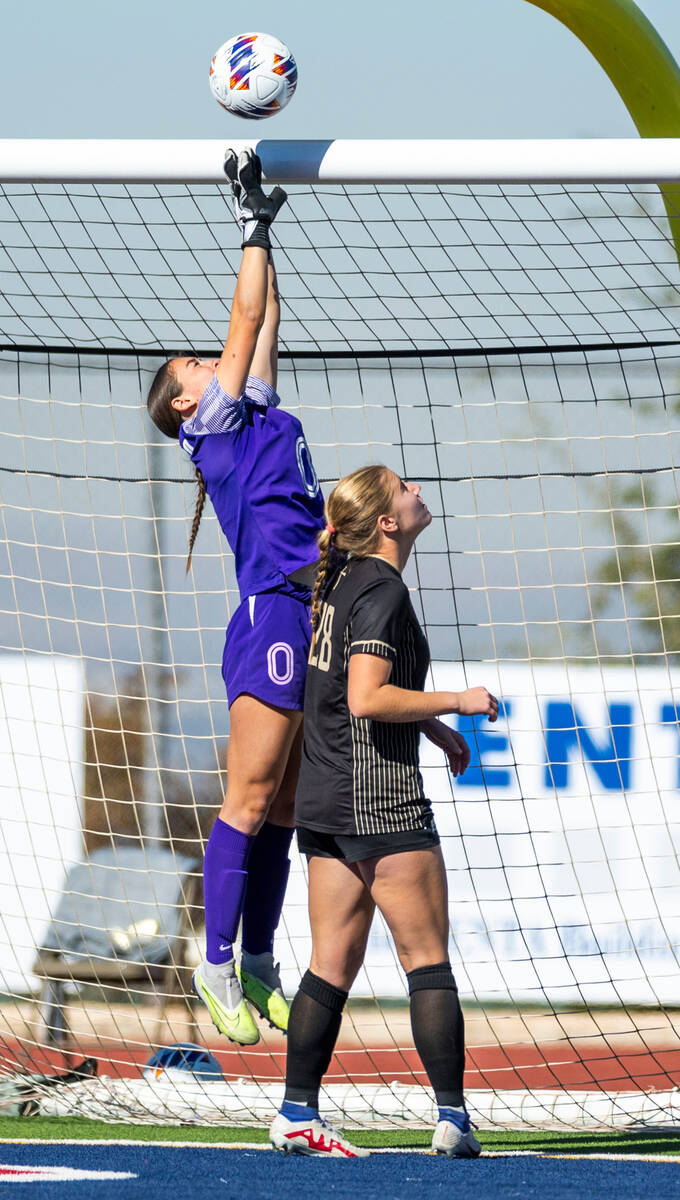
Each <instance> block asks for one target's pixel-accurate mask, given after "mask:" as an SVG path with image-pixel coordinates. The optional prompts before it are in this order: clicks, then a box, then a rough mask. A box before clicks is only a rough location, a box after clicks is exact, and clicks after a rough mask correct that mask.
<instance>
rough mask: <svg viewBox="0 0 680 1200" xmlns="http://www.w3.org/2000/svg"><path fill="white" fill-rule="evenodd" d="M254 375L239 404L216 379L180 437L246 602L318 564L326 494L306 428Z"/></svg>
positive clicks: (184, 425)
mask: <svg viewBox="0 0 680 1200" xmlns="http://www.w3.org/2000/svg"><path fill="white" fill-rule="evenodd" d="M280 402H281V401H280V399H279V397H278V396H277V394H276V392H275V391H274V388H273V387H271V386H270V385H269V384H268V383H265V382H264V381H263V380H262V379H256V378H255V377H254V376H252V375H249V376H248V379H247V382H246V387H245V391H244V393H243V395H242V396H241V397H240V398H239V399H238V400H234V399H233V398H232V397H231V396H228V395H227V394H226V392H225V391H224V390H223V389H222V388H221V387H220V385H219V383H218V382H217V377H216V376H214V377H213V379H212V380H211V382H210V383H209V384H208V387H207V388H206V390H205V392H204V393H203V396H202V397H201V400H200V401H199V405H198V408H197V410H196V412H195V413H194V416H193V417H192V418H191V419H190V420H188V421H185V422H184V424H183V425H182V427H181V429H180V433H179V441H180V445H181V447H182V449H183V450H185V451H186V452H187V454H189V456H190V457H191V461H192V462H193V463H194V464H195V466H197V467H199V469H200V471H201V473H202V475H203V478H204V480H205V486H206V490H207V492H208V495H209V496H210V499H211V501H212V504H213V508H214V509H215V513H216V515H217V519H218V521H219V523H220V525H221V527H222V529H223V531H224V534H225V536H226V538H227V541H228V542H229V545H230V546H231V548H232V550H233V552H234V559H235V562H236V577H237V579H238V586H239V591H240V594H241V599H244V598H245V597H246V596H253V595H256V594H257V593H258V592H264V591H267V590H268V589H269V588H273V587H277V586H280V585H281V584H282V583H284V582H285V578H286V576H288V575H291V574H292V573H293V572H294V571H298V570H299V569H300V568H301V567H306V566H309V564H310V563H314V562H316V560H317V559H318V557H319V550H318V547H317V544H316V536H317V534H318V532H319V530H320V529H322V528H323V524H324V520H323V495H322V493H321V488H320V487H319V481H318V479H317V477H316V472H315V470H314V467H313V465H312V459H311V456H310V453H309V448H308V446H307V443H306V441H305V436H304V433H303V432H302V425H301V424H300V422H299V421H298V419H297V417H294V416H292V414H291V413H288V412H284V411H283V410H282V409H279V407H278V405H279V404H280Z"/></svg>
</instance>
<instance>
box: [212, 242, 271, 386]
mask: <svg viewBox="0 0 680 1200" xmlns="http://www.w3.org/2000/svg"><path fill="white" fill-rule="evenodd" d="M268 253H269V252H268V251H267V250H265V249H264V248H263V247H262V246H248V245H246V246H244V247H243V258H242V259H241V269H240V270H239V273H238V280H237V283H236V290H235V292H234V299H233V301H232V305H231V317H230V320H229V331H228V333H227V340H226V342H225V345H224V350H223V351H222V357H221V358H220V361H219V365H218V367H217V371H216V374H217V381H218V383H219V384H220V387H222V388H224V390H225V392H226V393H227V395H229V396H235V397H238V396H240V395H241V393H242V392H243V388H244V385H245V382H246V379H247V378H248V375H249V373H250V369H251V363H252V362H253V358H254V356H255V351H256V347H257V345H258V340H259V336H260V331H261V330H262V328H263V326H264V321H265V314H266V311H267V284H268V271H269V268H268ZM261 378H262V377H261Z"/></svg>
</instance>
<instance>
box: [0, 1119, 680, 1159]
mask: <svg viewBox="0 0 680 1200" xmlns="http://www.w3.org/2000/svg"><path fill="white" fill-rule="evenodd" d="M479 1136H480V1139H481V1141H482V1144H483V1146H484V1148H485V1149H486V1150H537V1151H543V1152H544V1153H550V1154H603V1153H606V1154H680V1130H675V1131H673V1130H637V1131H629V1130H626V1131H616V1132H614V1131H612V1132H607V1133H571V1132H564V1131H558V1130H555V1131H554V1132H553V1131H549V1130H548V1131H546V1130H533V1131H531V1132H526V1131H523V1130H504V1129H493V1130H484V1131H483V1132H481V1133H480V1135H479ZM351 1137H352V1138H353V1140H354V1141H356V1142H357V1144H358V1145H360V1146H397V1147H401V1148H407V1147H409V1146H413V1147H419V1146H428V1145H429V1144H430V1139H431V1137H432V1134H431V1132H428V1130H426V1129H391V1130H384V1129H375V1130H361V1131H359V1130H357V1131H356V1132H353V1133H352V1134H351ZM0 1138H2V1139H4V1140H6V1141H7V1140H8V1141H13V1140H14V1139H15V1138H41V1139H44V1140H45V1141H51V1140H52V1141H57V1140H59V1139H60V1138H64V1139H71V1140H73V1141H78V1140H81V1139H87V1138H104V1139H108V1140H111V1141H118V1140H125V1139H128V1140H133V1141H145V1142H189V1143H190V1142H266V1141H267V1130H266V1128H264V1127H263V1126H258V1127H256V1128H247V1127H242V1126H241V1127H237V1128H234V1127H231V1126H206V1125H127V1124H125V1125H123V1124H119V1125H108V1124H106V1123H105V1122H104V1121H89V1120H87V1119H86V1118H85V1117H23V1118H21V1117H0Z"/></svg>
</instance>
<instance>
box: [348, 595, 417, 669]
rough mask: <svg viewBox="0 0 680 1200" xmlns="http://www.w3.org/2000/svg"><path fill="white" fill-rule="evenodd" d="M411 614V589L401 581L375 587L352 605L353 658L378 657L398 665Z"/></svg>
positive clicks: (360, 596) (351, 651)
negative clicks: (409, 612) (398, 650)
mask: <svg viewBox="0 0 680 1200" xmlns="http://www.w3.org/2000/svg"><path fill="white" fill-rule="evenodd" d="M408 611H409V600H408V589H407V587H406V585H405V584H404V583H403V582H402V581H401V580H400V579H380V580H377V581H376V582H375V583H373V584H371V586H370V587H368V588H366V589H365V590H364V591H363V592H361V593H360V594H359V596H357V598H356V600H355V601H354V604H353V605H352V611H351V614H350V619H351V642H350V646H349V652H350V655H352V654H376V655H378V656H379V657H380V658H388V659H389V660H390V662H394V659H395V658H396V656H397V647H398V646H399V643H400V642H401V639H402V637H403V633H404V628H405V625H406V622H407V619H408Z"/></svg>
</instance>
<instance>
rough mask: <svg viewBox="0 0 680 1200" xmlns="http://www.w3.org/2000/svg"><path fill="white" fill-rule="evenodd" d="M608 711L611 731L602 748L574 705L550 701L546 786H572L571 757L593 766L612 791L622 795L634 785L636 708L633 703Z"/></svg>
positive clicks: (547, 729)
mask: <svg viewBox="0 0 680 1200" xmlns="http://www.w3.org/2000/svg"><path fill="white" fill-rule="evenodd" d="M608 712H609V720H610V722H611V731H609V730H607V731H606V734H605V739H604V741H603V742H602V744H601V745H599V746H598V745H596V744H595V742H594V741H593V739H592V738H591V736H590V733H589V732H588V730H587V729H586V727H585V725H584V724H583V722H582V721H581V720H580V718H579V717H578V715H577V713H576V712H575V710H574V706H573V704H570V703H569V701H565V700H551V701H549V703H548V705H547V708H546V715H545V745H546V766H545V786H546V787H556V788H566V787H568V785H569V759H570V756H571V757H573V758H576V759H578V758H582V759H583V761H584V762H586V763H589V764H590V766H591V767H592V768H593V770H594V772H595V774H596V775H597V777H598V779H599V780H600V782H601V784H602V786H603V787H605V788H607V790H608V791H612V792H618V791H622V790H623V789H625V788H627V787H629V786H630V730H631V724H632V708H631V705H630V704H610V705H609V706H608ZM573 751H575V754H574V753H572V752H573Z"/></svg>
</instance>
